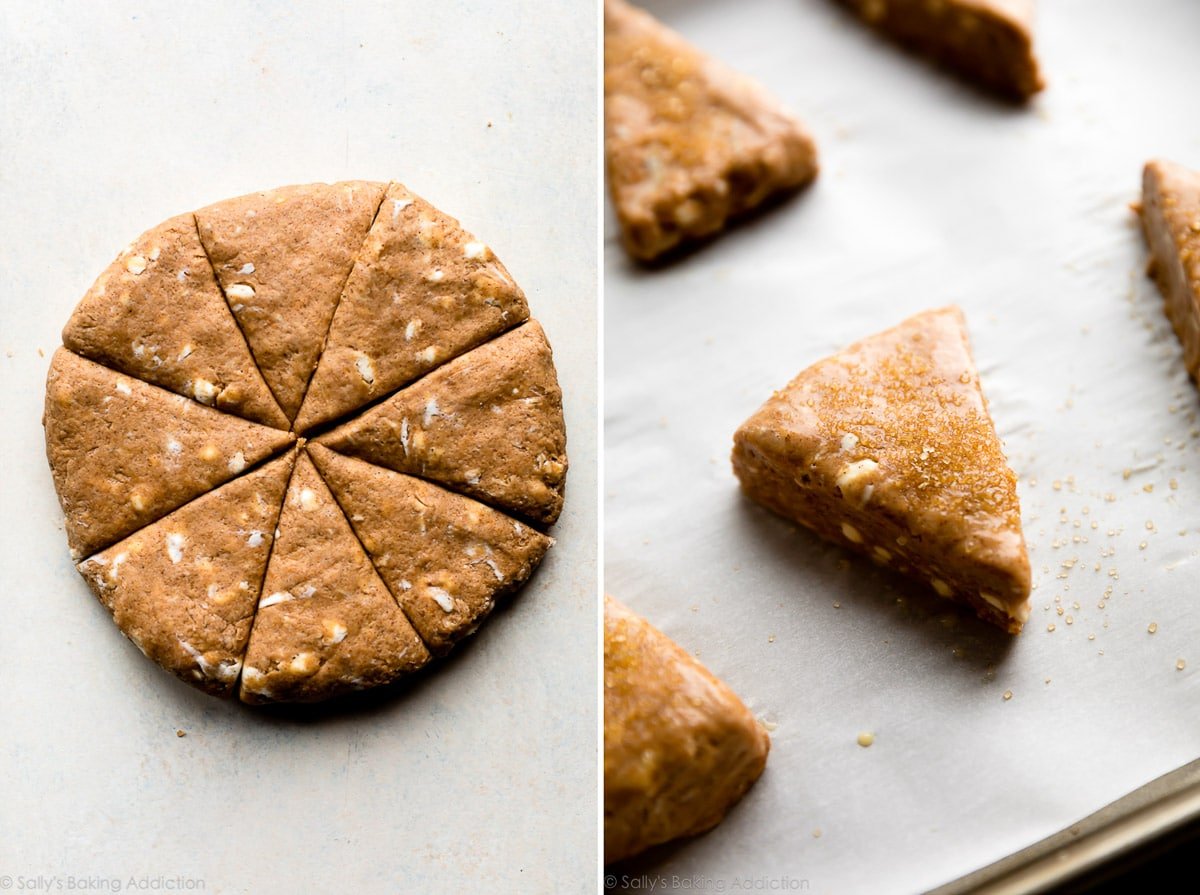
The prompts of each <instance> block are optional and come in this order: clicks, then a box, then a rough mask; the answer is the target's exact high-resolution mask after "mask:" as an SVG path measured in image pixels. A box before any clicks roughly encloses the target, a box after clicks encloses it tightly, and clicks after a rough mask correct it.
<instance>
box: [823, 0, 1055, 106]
mask: <svg viewBox="0 0 1200 895" xmlns="http://www.w3.org/2000/svg"><path fill="white" fill-rule="evenodd" d="M838 2H839V3H841V4H842V5H843V6H848V7H850V8H851V9H852V10H854V12H855V13H857V15H858V17H859V18H860V19H862V20H863V21H864V22H865V23H866V24H868V25H870V26H871V27H872V28H874V29H875V30H877V31H879V32H880V33H881V34H884V35H886V36H887V37H889V38H891V39H893V40H895V41H896V42H897V43H900V44H902V45H904V46H906V47H909V48H910V49H913V50H915V51H916V52H918V53H921V54H923V55H925V56H927V57H929V58H931V59H932V60H934V61H935V62H938V63H940V64H941V65H943V66H945V67H946V68H949V69H952V70H954V71H955V72H957V73H958V74H960V75H962V76H963V77H965V78H967V79H968V80H970V81H973V82H975V83H977V84H979V85H981V86H983V87H985V88H987V89H989V90H991V91H994V92H995V93H997V94H1000V95H1002V96H1004V97H1007V98H1009V99H1012V100H1016V101H1018V102H1024V101H1025V100H1028V99H1029V98H1030V97H1032V96H1033V95H1034V94H1035V93H1037V92H1039V91H1040V90H1041V89H1042V88H1043V87H1044V86H1045V84H1044V82H1043V81H1042V75H1041V71H1040V69H1039V67H1038V61H1037V57H1036V56H1035V55H1034V52H1033V0H838Z"/></svg>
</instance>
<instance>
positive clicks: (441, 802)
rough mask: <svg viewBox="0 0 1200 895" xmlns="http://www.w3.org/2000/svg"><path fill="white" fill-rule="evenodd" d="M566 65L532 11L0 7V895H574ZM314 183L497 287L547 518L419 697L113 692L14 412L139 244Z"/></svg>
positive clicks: (578, 655) (138, 682)
mask: <svg viewBox="0 0 1200 895" xmlns="http://www.w3.org/2000/svg"><path fill="white" fill-rule="evenodd" d="M596 34H597V25H596V14H595V10H594V8H591V7H590V4H576V3H564V4H559V3H551V2H545V0H511V2H506V3H488V2H467V0H430V2H404V3H386V2H355V3H349V2H345V3H332V2H331V3H303V4H290V3H268V2H256V3H240V2H210V3H189V4H183V3H156V4H147V3H137V2H116V3H103V4H100V3H87V2H40V0H17V2H8V3H5V4H3V6H2V7H0V35H3V37H0V85H3V86H0V112H2V113H3V114H2V119H3V125H0V195H2V196H3V206H2V207H0V282H2V287H0V295H2V298H0V370H2V371H3V373H2V379H0V384H2V388H0V419H3V425H2V426H0V457H2V458H3V465H4V469H3V472H2V473H0V487H2V489H3V494H2V497H0V514H2V517H3V520H2V525H3V529H2V532H3V533H2V535H0V590H2V605H3V615H4V622H3V624H2V625H0V731H2V733H0V768H2V776H3V780H4V783H3V786H2V787H0V790H2V795H0V889H4V888H5V887H6V886H8V885H11V886H12V889H13V890H14V891H20V890H21V888H22V885H21V881H22V878H24V888H25V889H30V888H31V887H32V885H33V883H34V882H35V880H32V879H31V878H33V877H36V876H38V875H40V876H42V877H44V878H56V879H57V881H58V886H59V889H60V890H62V891H67V890H69V888H70V885H69V880H71V879H74V880H75V885H74V888H75V889H76V890H79V889H80V888H83V889H84V890H85V891H86V890H87V888H86V887H87V886H91V890H93V891H96V890H101V891H118V889H117V888H113V885H112V881H113V880H115V881H117V884H118V886H119V887H120V888H119V890H120V891H128V890H129V887H130V878H131V877H133V878H135V880H136V879H146V880H149V881H150V883H153V882H154V880H155V879H158V878H163V879H165V880H166V881H167V882H168V883H171V882H173V881H176V880H180V879H182V880H184V881H185V882H187V881H193V882H192V883H191V884H190V885H189V886H180V885H176V886H175V889H176V890H191V891H205V892H210V893H211V892H222V893H264V892H335V891H344V892H368V893H376V892H378V893H382V892H398V891H405V892H455V893H457V892H471V891H483V890H485V889H486V890H489V891H496V892H514V891H524V892H556V893H557V892H585V891H591V890H593V889H594V887H595V879H596V877H595V874H594V870H593V867H594V862H595V857H594V856H595V854H596V835H597V831H596V820H595V810H596V808H595V805H596V797H595V779H596V777H595V775H596V758H595V755H596V748H595V723H596V721H595V715H596V712H595V703H594V696H593V695H592V694H594V693H595V680H596V674H595V657H596V649H595V624H594V617H595V616H594V613H595V587H596V585H595V581H596V562H595V554H596V531H595V522H594V520H595V517H596V512H595V494H596V479H595V467H596V451H595V441H596V425H595V419H596V394H595V392H596V389H595V380H596V377H595V344H596V342H595V283H596V269H597V257H596V256H597V250H596V232H595V221H596V203H597V188H596V150H595V146H596V142H595V140H596V137H595V133H596V117H597V116H596V91H597V87H596V78H595V66H596V55H597V54H596ZM342 178H372V179H378V180H387V179H389V178H396V179H400V180H403V181H404V182H405V183H406V184H407V185H408V186H409V187H411V188H412V189H413V190H414V191H416V192H418V193H420V194H421V195H423V196H425V197H426V198H428V199H429V200H430V201H432V202H433V203H434V204H436V205H437V206H439V207H440V208H443V209H445V210H446V211H447V212H449V213H451V214H453V215H455V216H457V217H458V218H460V220H462V222H463V223H464V225H465V226H467V227H468V228H469V229H471V230H473V231H474V232H476V233H477V234H478V235H479V236H480V237H481V238H483V239H484V240H486V241H487V242H488V243H489V244H491V245H492V247H493V248H494V249H495V250H496V252H497V254H498V255H499V256H500V257H501V258H502V259H503V260H504V262H505V264H506V265H507V267H508V269H509V270H510V271H511V272H512V273H513V275H514V277H515V278H516V279H517V280H518V282H520V283H521V284H522V286H523V287H524V289H525V291H526V293H527V294H528V296H529V302H530V305H531V307H532V309H533V311H534V313H535V314H536V316H537V317H538V318H539V319H540V320H541V321H542V323H543V324H544V325H545V328H546V332H547V333H548V334H549V337H550V340H551V342H552V344H553V346H554V350H555V359H556V362H557V365H558V371H559V377H560V380H561V383H562V386H563V390H564V392H565V398H566V419H567V428H568V438H569V452H570V459H571V471H570V474H569V478H568V494H567V502H566V510H565V512H564V514H563V517H562V520H561V521H560V522H559V524H558V525H557V526H555V528H554V529H553V534H554V535H555V536H556V537H557V538H558V545H557V546H556V547H555V548H554V550H552V551H551V553H550V554H549V556H548V557H547V559H546V562H545V563H544V564H543V566H542V567H541V569H540V571H539V572H538V573H537V575H536V577H535V578H534V580H533V582H532V583H531V585H530V586H529V587H528V588H527V589H526V590H524V591H523V592H522V593H521V594H520V596H519V597H518V598H517V599H516V601H515V603H514V604H513V605H512V606H511V608H509V609H507V610H500V611H498V612H497V613H496V615H495V617H493V618H492V619H491V620H490V621H489V622H488V623H487V624H486V625H485V626H484V627H483V629H482V630H481V631H480V633H479V636H478V638H477V639H476V641H475V642H473V643H470V644H468V645H466V646H465V647H464V648H462V649H461V650H460V654H458V655H456V656H455V657H454V658H452V659H451V660H449V661H447V662H445V663H444V664H443V665H442V667H441V668H439V669H437V670H436V672H434V673H431V674H429V675H427V676H425V677H423V678H422V679H421V680H420V681H419V682H418V683H416V684H415V685H414V686H412V687H410V688H408V689H406V690H404V691H403V692H400V693H396V694H392V695H391V696H389V697H388V698H385V699H382V700H377V701H374V702H371V701H368V703H367V704H366V705H363V706H359V707H358V708H356V709H353V710H350V709H343V710H341V711H316V712H313V711H308V712H305V711H296V712H292V713H283V714H280V713H274V714H271V713H264V712H256V711H252V710H249V709H246V708H244V707H242V706H240V705H238V704H235V703H233V702H224V701H220V700H217V699H213V698H211V697H208V696H205V695H203V694H201V693H199V692H196V691H194V690H192V689H191V688H189V687H187V686H186V685H184V684H181V683H178V682H176V681H175V680H174V679H173V678H171V677H170V676H168V675H166V674H164V673H163V672H162V671H161V670H159V669H158V668H157V667H156V666H155V665H153V664H152V663H150V662H148V661H147V660H146V659H144V658H143V657H142V656H141V654H140V653H138V651H137V650H136V649H135V648H134V647H133V646H132V645H131V644H130V643H128V642H127V641H125V639H124V638H122V637H121V635H120V634H119V632H118V631H117V629H116V627H115V626H114V625H113V624H112V622H111V621H110V620H109V618H108V616H107V614H106V613H105V611H104V610H103V609H102V608H101V606H100V605H99V604H98V603H97V601H96V600H95V599H94V598H93V597H92V596H91V594H90V592H89V590H88V588H87V587H86V585H85V584H84V582H83V580H82V579H80V578H79V577H78V576H77V575H76V574H75V572H74V570H73V569H72V567H71V564H70V562H69V560H68V557H67V550H66V542H65V539H64V535H63V532H62V526H61V514H60V511H59V508H58V505H57V502H56V500H55V496H54V491H53V487H52V485H51V481H50V475H49V471H48V469H47V467H46V463H45V459H44V452H43V444H42V432H41V426H40V415H41V405H42V395H43V381H44V376H45V371H46V367H47V365H48V364H49V357H50V353H51V352H52V351H53V349H54V348H55V346H56V345H57V344H58V338H59V337H58V333H59V331H60V329H61V327H62V325H63V323H65V321H66V319H67V317H68V315H69V314H70V312H71V309H72V308H73V306H74V304H75V302H76V301H77V300H78V298H79V297H80V296H81V295H82V294H83V292H84V291H85V290H86V288H87V287H88V285H89V284H90V283H91V281H92V279H93V278H94V277H95V276H96V275H97V274H99V273H100V272H101V271H102V270H103V269H104V268H105V266H106V265H107V264H108V262H109V261H110V260H111V258H112V257H113V256H114V255H115V254H116V253H117V251H118V250H119V249H120V248H121V247H122V246H123V245H124V244H125V243H126V242H127V241H129V240H130V239H132V238H133V237H134V236H136V235H137V234H138V233H139V232H141V231H142V230H143V229H145V228H147V227H149V226H151V225H153V224H155V223H157V222H158V221H160V220H162V219H163V218H166V217H168V216H170V215H173V214H176V213H178V212H182V211H187V210H189V209H193V208H196V207H198V206H200V205H203V204H205V203H208V202H211V201H215V200H218V199H222V198H225V197H228V196H234V195H238V194H241V193H244V192H248V191H251V190H254V189H259V188H265V187H272V186H279V185H283V184H287V183H295V182H308V181H314V180H336V179H342ZM43 352H44V354H45V356H43ZM176 730H183V731H185V732H186V734H187V736H186V737H183V738H179V737H177V736H176ZM194 881H199V882H200V883H201V885H200V886H199V887H197V886H196V885H195V884H194ZM102 887H106V888H102ZM159 888H160V889H161V888H163V887H162V886H161V885H160V887H159ZM43 890H44V889H43ZM51 891H55V889H53V888H52V889H51Z"/></svg>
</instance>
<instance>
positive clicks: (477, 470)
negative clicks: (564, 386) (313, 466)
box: [315, 320, 567, 525]
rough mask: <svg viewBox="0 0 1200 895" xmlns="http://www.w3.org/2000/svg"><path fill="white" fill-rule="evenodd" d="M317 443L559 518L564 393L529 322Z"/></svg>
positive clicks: (541, 518)
mask: <svg viewBox="0 0 1200 895" xmlns="http://www.w3.org/2000/svg"><path fill="white" fill-rule="evenodd" d="M315 440H316V442H317V443H318V444H322V445H324V446H325V447H328V448H332V449H333V450H335V451H338V452H339V453H342V454H348V455H350V456H352V457H359V458H360V459H363V460H367V461H369V462H371V463H376V464H378V465H380V466H386V467H387V468H388V469H394V470H396V471H397V472H406V473H409V474H411V475H417V476H421V477H422V478H427V479H430V480H432V481H435V482H437V483H439V484H442V485H445V486H446V487H448V488H452V489H454V490H455V491H461V492H462V493H463V494H468V495H470V496H471V497H475V498H477V499H479V500H482V501H483V502H484V503H490V504H492V505H494V506H496V507H498V508H499V509H501V510H504V511H505V512H509V513H514V514H516V515H518V516H520V517H522V518H525V519H532V520H534V521H535V522H539V523H543V524H546V525H549V524H551V523H553V522H554V521H555V520H556V519H557V518H558V514H559V513H560V512H561V511H562V502H563V497H562V489H563V482H564V479H565V477H566V474H567V454H566V450H567V442H566V432H565V429H564V428H563V416H562V391H561V390H560V389H559V387H558V380H557V377H556V376H555V373H554V359H553V356H552V354H551V351H550V345H549V343H548V342H547V341H546V334H545V333H544V332H543V331H542V328H541V326H539V325H538V323H537V321H536V320H531V321H529V322H528V323H525V324H522V325H521V326H519V327H517V328H516V329H514V330H510V331H509V332H507V333H505V334H504V335H502V336H499V337H498V338H495V339H493V340H492V341H490V342H487V343H485V344H484V345H482V346H480V347H479V348H476V349H474V350H473V351H468V352H467V353H466V354H463V355H460V356H459V357H457V358H455V359H454V360H452V361H450V362H449V363H447V364H446V365H445V366H442V367H439V368H438V369H437V370H434V371H433V372H432V373H430V374H429V375H428V376H425V377H423V378H421V379H419V380H417V381H416V382H415V383H413V384H412V385H410V386H409V387H408V388H405V389H403V390H401V391H399V392H397V393H396V394H395V395H393V396H392V397H391V398H388V399H387V400H386V401H384V402H382V403H381V404H379V405H377V406H375V407H372V408H371V409H369V410H367V411H366V412H364V413H362V414H361V415H360V416H358V417H356V418H355V419H353V420H351V421H350V422H347V423H345V424H343V425H341V426H339V427H338V428H336V429H334V430H333V431H332V432H329V433H328V434H326V435H322V436H320V437H319V438H317V439H315Z"/></svg>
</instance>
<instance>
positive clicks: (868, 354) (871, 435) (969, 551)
mask: <svg viewBox="0 0 1200 895" xmlns="http://www.w3.org/2000/svg"><path fill="white" fill-rule="evenodd" d="M733 469H734V472H735V473H736V474H737V476H738V478H739V479H740V480H741V483H742V488H744V489H745V491H746V493H747V494H748V495H749V496H750V497H751V498H753V499H754V500H756V501H758V502H759V503H761V504H763V505H764V506H766V507H767V508H769V509H771V510H774V511H775V512H777V513H779V514H780V515H781V516H785V517H787V518H788V519H791V520H793V521H795V522H799V523H800V524H801V525H804V526H806V527H808V528H810V529H812V530H813V531H815V532H816V533H817V534H819V535H821V536H822V537H825V538H828V539H830V540H832V541H835V542H837V543H838V544H841V545H842V546H844V547H846V548H848V549H851V550H855V551H858V552H859V553H864V554H866V555H867V556H869V557H871V558H872V559H874V560H875V561H876V562H878V563H881V564H883V565H885V566H888V567H889V568H892V569H896V570H897V571H900V572H903V573H906V574H908V575H910V576H912V577H915V578H917V579H919V580H921V581H923V582H925V583H926V584H928V585H929V586H930V587H931V588H932V589H933V590H934V591H935V592H936V593H937V594H938V595H939V596H942V597H950V598H953V599H956V600H959V601H961V602H963V603H966V604H967V605H969V606H971V607H972V608H973V609H974V610H975V611H976V612H977V613H978V614H979V616H980V617H981V618H984V619H986V620H988V621H990V622H993V623H994V624H997V625H999V626H1000V627H1002V628H1005V629H1007V630H1008V631H1011V632H1012V633H1014V634H1015V633H1018V632H1019V631H1020V630H1021V625H1022V624H1024V622H1025V620H1026V619H1027V618H1028V617H1029V591H1030V572H1029V557H1028V555H1027V553H1026V551H1025V538H1024V536H1023V534H1022V533H1021V510H1020V506H1019V505H1018V503H1017V488H1016V485H1017V477H1016V476H1015V475H1014V474H1013V471H1012V470H1011V469H1010V468H1009V466H1008V463H1007V461H1006V460H1005V459H1004V453H1003V451H1002V450H1001V447H1000V439H999V438H998V437H997V436H996V429H995V427H994V426H993V424H992V418H991V416H989V414H988V410H987V404H986V402H985V401H984V398H983V393H982V391H980V388H979V375H978V373H976V370H975V363H974V361H973V360H972V358H971V350H970V347H969V344H968V341H967V331H966V325H965V323H964V321H963V316H962V312H961V311H959V310H958V308H955V307H949V308H942V309H940V310H936V311H927V312H925V313H923V314H918V315H917V316H915V317H912V318H910V319H909V320H906V321H905V322H904V323H901V324H900V325H899V326H897V327H895V328H893V329H890V330H888V331H886V332H884V333H880V334H879V335H877V336H873V337H871V338H869V339H865V340H863V341H862V342H859V343H857V344H855V345H851V346H850V347H849V348H847V349H845V350H844V351H841V352H839V353H838V354H835V355H833V356H832V357H829V358H827V359H825V360H823V361H819V362H818V363H816V364H814V365H813V366H811V367H809V368H808V369H807V370H805V371H804V372H802V373H801V374H800V375H799V376H797V377H796V378H795V379H793V380H792V381H791V382H790V383H789V384H788V385H787V387H786V388H784V389H783V390H782V391H778V392H776V393H775V394H774V396H772V398H771V399H770V400H769V401H767V403H766V404H764V405H763V406H762V407H761V408H760V409H759V410H758V412H757V413H755V414H754V416H752V417H751V418H750V419H749V420H747V421H746V422H745V423H744V424H743V425H742V427H741V428H740V429H738V431H737V434H736V435H735V436H734V449H733Z"/></svg>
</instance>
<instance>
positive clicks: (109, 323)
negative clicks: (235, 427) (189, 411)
mask: <svg viewBox="0 0 1200 895" xmlns="http://www.w3.org/2000/svg"><path fill="white" fill-rule="evenodd" d="M62 340H63V345H64V346H66V347H67V348H69V349H70V350H71V351H73V352H75V353H76V354H79V355H82V356H83V357H87V358H91V359H92V360H94V361H97V362H99V363H101V364H104V365H105V366H108V367H112V368H113V369H114V370H120V371H121V372H122V373H126V374H128V375H129V376H132V377H134V378H136V379H142V380H144V381H146V382H149V383H151V384H152V385H157V386H160V387H161V388H165V389H168V390H170V391H173V392H175V393H176V394H180V395H183V396H185V397H188V398H195V399H196V400H197V401H199V402H200V403H201V404H207V405H208V406H210V407H215V408H217V410H224V411H225V412H226V413H232V414H235V415H236V416H243V417H246V418H247V419H251V420H254V421H255V422H257V423H263V424H265V425H268V426H275V427H277V428H281V429H286V428H287V427H288V424H287V418H286V417H285V416H284V415H283V411H282V410H280V408H279V405H278V404H277V403H276V402H275V399H274V398H273V397H272V396H271V392H270V390H269V389H268V388H267V384H266V382H264V381H263V378H262V375H261V374H260V373H259V372H258V367H257V366H255V364H254V358H252V357H251V356H250V349H249V348H248V347H247V346H246V339H245V337H244V336H243V335H242V333H241V330H239V329H238V325H237V323H236V321H235V320H234V319H233V316H232V315H231V314H230V313H229V308H228V306H227V305H226V304H225V297H224V296H223V295H222V294H221V290H220V288H219V287H218V286H217V280H216V278H215V277H214V276H213V272H212V267H211V266H210V265H209V263H208V258H207V256H206V255H205V254H204V248H203V246H201V245H200V236H199V234H198V233H197V232H196V222H195V220H194V219H193V217H192V215H190V214H181V215H179V216H178V217H174V218H171V219H170V220H168V221H164V222H163V223H161V224H159V225H158V226H157V227H154V228H152V229H150V230H148V231H147V232H145V233H143V234H142V235H141V236H139V237H138V238H137V239H135V240H134V241H133V242H132V243H131V244H130V245H129V246H128V247H127V248H126V249H125V250H124V251H123V252H121V254H120V255H118V256H117V258H116V259H115V260H114V261H113V262H112V264H110V265H109V267H108V270H106V271H105V272H104V273H103V274H101V275H100V277H99V278H98V279H97V280H96V282H95V283H94V284H93V285H92V288H91V289H89V290H88V292H87V294H86V295H85V296H84V297H83V299H82V300H81V301H80V302H79V305H78V306H77V307H76V308H75V313H74V314H72V315H71V319H70V320H69V321H67V325H66V327H65V328H64V329H63V334H62Z"/></svg>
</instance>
